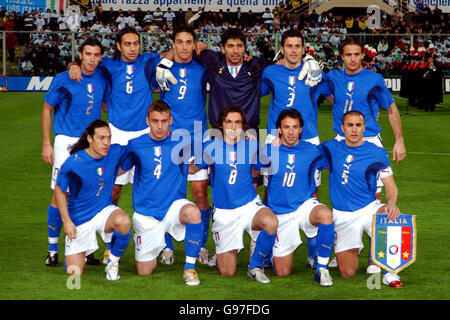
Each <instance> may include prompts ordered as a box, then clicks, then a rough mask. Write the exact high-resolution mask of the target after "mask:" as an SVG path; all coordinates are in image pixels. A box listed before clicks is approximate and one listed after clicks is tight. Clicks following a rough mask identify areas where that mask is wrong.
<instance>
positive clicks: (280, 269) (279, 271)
mask: <svg viewBox="0 0 450 320" xmlns="http://www.w3.org/2000/svg"><path fill="white" fill-rule="evenodd" d="M275 274H276V275H277V276H278V277H287V276H289V275H290V274H291V268H289V267H287V266H281V265H276V264H275Z"/></svg>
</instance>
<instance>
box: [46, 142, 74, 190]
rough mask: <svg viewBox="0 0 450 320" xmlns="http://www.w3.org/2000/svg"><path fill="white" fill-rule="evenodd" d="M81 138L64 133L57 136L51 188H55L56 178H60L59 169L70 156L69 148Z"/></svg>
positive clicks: (54, 146) (54, 145)
mask: <svg viewBox="0 0 450 320" xmlns="http://www.w3.org/2000/svg"><path fill="white" fill-rule="evenodd" d="M78 139H79V138H77V137H69V136H65V135H62V134H58V135H56V136H55V141H54V143H53V152H54V155H55V161H54V162H53V168H52V181H51V182H50V188H52V190H55V185H56V178H58V173H59V170H60V169H61V166H62V165H63V163H64V161H66V159H67V158H68V157H69V156H70V153H69V150H68V148H69V147H70V146H72V145H73V144H75V143H76V142H77V141H78ZM63 191H69V190H63Z"/></svg>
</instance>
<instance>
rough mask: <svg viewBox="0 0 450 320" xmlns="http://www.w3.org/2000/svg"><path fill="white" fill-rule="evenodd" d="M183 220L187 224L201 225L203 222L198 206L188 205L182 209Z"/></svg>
mask: <svg viewBox="0 0 450 320" xmlns="http://www.w3.org/2000/svg"><path fill="white" fill-rule="evenodd" d="M182 215H183V220H184V221H185V222H186V223H199V222H201V221H202V215H201V213H200V210H199V209H198V208H197V206H195V205H193V204H187V205H185V206H184V207H183V209H182Z"/></svg>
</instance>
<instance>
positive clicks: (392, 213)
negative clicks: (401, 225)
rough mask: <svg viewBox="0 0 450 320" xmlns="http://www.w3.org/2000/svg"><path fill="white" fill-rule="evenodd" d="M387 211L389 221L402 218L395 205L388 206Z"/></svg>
mask: <svg viewBox="0 0 450 320" xmlns="http://www.w3.org/2000/svg"><path fill="white" fill-rule="evenodd" d="M385 211H386V213H387V215H388V218H389V220H395V219H397V218H398V217H399V216H400V209H399V208H398V207H397V206H395V205H393V204H387V205H386V208H385Z"/></svg>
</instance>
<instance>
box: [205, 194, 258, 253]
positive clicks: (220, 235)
mask: <svg viewBox="0 0 450 320" xmlns="http://www.w3.org/2000/svg"><path fill="white" fill-rule="evenodd" d="M265 207H266V206H264V204H263V203H262V201H261V199H260V197H259V196H256V198H255V199H254V200H252V201H250V202H249V203H247V204H245V205H243V206H241V207H238V208H235V209H219V208H214V211H213V224H212V227H211V232H212V234H213V239H214V242H215V244H216V254H220V253H225V252H228V251H232V250H241V249H243V248H244V231H247V233H248V234H249V235H250V237H251V238H252V240H254V241H256V239H257V238H258V235H259V231H256V230H252V221H253V217H254V216H255V215H256V213H257V212H258V211H259V210H260V209H262V208H265Z"/></svg>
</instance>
